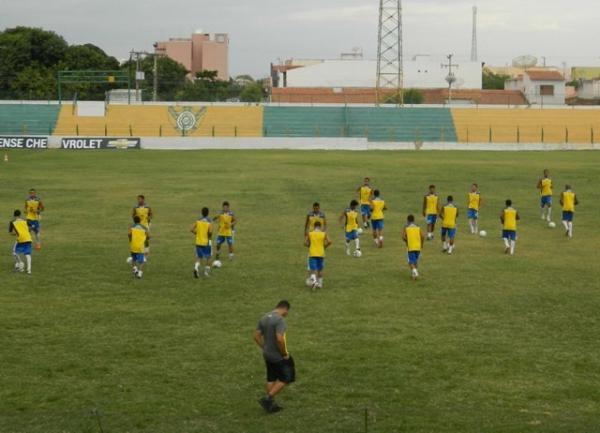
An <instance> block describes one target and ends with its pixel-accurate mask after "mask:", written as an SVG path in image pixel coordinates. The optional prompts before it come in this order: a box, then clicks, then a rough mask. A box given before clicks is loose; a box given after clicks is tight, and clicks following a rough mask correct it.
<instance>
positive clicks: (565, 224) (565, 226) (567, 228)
mask: <svg viewBox="0 0 600 433" xmlns="http://www.w3.org/2000/svg"><path fill="white" fill-rule="evenodd" d="M562 224H563V227H564V228H565V230H567V231H568V230H569V222H568V221H563V222H562Z"/></svg>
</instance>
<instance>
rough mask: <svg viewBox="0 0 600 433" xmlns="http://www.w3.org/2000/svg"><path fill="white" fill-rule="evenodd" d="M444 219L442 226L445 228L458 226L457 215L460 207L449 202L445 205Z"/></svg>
mask: <svg viewBox="0 0 600 433" xmlns="http://www.w3.org/2000/svg"><path fill="white" fill-rule="evenodd" d="M443 215H444V219H443V221H442V227H443V228H445V229H454V228H456V217H457V216H458V209H457V207H456V206H454V205H453V204H447V205H446V206H444V214H443Z"/></svg>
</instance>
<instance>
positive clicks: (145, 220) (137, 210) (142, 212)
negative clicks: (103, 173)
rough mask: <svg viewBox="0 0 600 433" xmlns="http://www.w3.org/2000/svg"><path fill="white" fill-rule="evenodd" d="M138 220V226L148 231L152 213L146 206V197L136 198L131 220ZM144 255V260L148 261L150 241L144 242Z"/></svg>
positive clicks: (139, 196)
mask: <svg viewBox="0 0 600 433" xmlns="http://www.w3.org/2000/svg"><path fill="white" fill-rule="evenodd" d="M136 216H137V217H139V218H140V224H141V225H143V226H144V227H146V228H147V229H148V230H150V225H151V223H152V218H153V216H154V215H153V213H152V208H151V207H150V206H148V205H147V204H146V197H144V196H143V195H141V194H140V195H138V196H137V205H136V206H134V207H133V214H132V215H131V217H132V218H135V217H136ZM144 254H145V256H146V259H148V254H150V241H149V240H148V241H146V245H145V247H144Z"/></svg>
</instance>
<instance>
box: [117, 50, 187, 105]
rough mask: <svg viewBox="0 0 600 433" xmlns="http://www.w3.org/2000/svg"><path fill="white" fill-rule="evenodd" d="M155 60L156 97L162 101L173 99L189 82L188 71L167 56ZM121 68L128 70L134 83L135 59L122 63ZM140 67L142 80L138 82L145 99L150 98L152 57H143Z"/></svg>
mask: <svg viewBox="0 0 600 433" xmlns="http://www.w3.org/2000/svg"><path fill="white" fill-rule="evenodd" d="M156 62H157V70H158V99H160V100H163V101H168V100H174V99H175V95H176V94H177V93H178V92H180V91H181V90H182V89H183V88H184V86H185V85H186V84H187V83H188V82H189V80H188V79H187V75H188V74H189V71H188V70H187V69H185V67H184V66H183V65H182V64H181V63H178V62H176V61H174V60H172V59H170V58H169V57H164V56H160V57H158V58H157V59H156ZM121 69H122V70H125V71H128V72H129V74H130V79H131V82H132V83H135V70H136V62H135V60H131V61H127V62H125V63H123V65H122V66H121ZM140 69H141V70H142V71H143V72H144V80H143V81H142V82H141V83H140V88H141V89H142V96H143V98H144V99H145V100H151V99H152V95H153V93H154V57H153V56H148V57H144V58H143V59H142V60H141V61H140ZM132 87H133V84H132Z"/></svg>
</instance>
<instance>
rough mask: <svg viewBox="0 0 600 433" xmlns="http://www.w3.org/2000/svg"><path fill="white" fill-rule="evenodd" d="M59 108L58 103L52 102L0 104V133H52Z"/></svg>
mask: <svg viewBox="0 0 600 433" xmlns="http://www.w3.org/2000/svg"><path fill="white" fill-rule="evenodd" d="M59 109H60V107H59V106H58V105H50V104H48V105H42V104H26V105H25V104H23V105H21V104H0V134H5V135H28V134H31V135H48V134H51V133H52V131H53V130H54V126H55V124H56V119H57V118H58V112H59Z"/></svg>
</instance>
